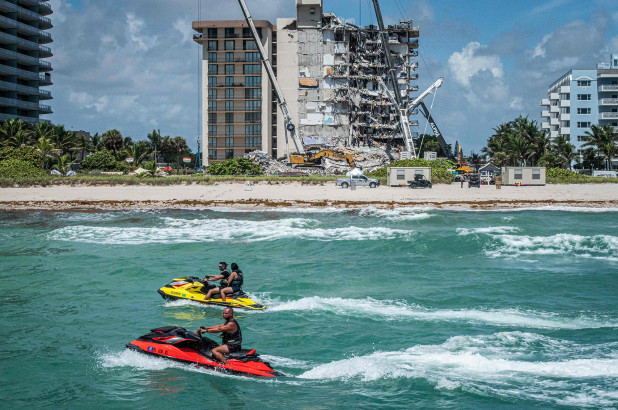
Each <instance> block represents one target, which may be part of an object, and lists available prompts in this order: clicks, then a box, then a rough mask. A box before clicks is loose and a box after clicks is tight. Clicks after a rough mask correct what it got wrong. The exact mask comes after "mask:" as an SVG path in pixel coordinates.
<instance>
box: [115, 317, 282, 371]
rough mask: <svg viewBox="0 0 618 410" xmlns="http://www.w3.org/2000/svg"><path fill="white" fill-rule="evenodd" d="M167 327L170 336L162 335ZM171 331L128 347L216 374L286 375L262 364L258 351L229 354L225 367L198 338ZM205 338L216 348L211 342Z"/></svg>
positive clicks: (145, 337)
mask: <svg viewBox="0 0 618 410" xmlns="http://www.w3.org/2000/svg"><path fill="white" fill-rule="evenodd" d="M168 328H173V330H172V332H171V333H170V332H159V329H163V330H166V329H168ZM168 328H159V329H153V330H152V332H153V333H149V334H147V335H144V336H141V337H139V338H138V339H136V340H133V341H132V342H130V343H128V344H127V345H126V347H127V348H128V349H131V350H135V351H137V352H140V353H145V354H148V355H151V356H158V357H163V358H165V359H170V360H175V361H179V362H184V363H191V364H194V365H196V366H199V367H204V368H208V369H213V370H215V371H222V372H226V373H234V374H240V375H249V376H261V377H278V376H283V374H282V373H280V372H278V371H276V370H273V369H272V368H271V367H270V365H269V364H268V363H267V362H264V361H262V360H261V359H260V357H259V355H258V354H256V353H255V350H242V351H241V352H239V353H232V354H229V355H226V359H227V361H228V364H223V363H221V362H218V361H216V360H214V359H213V357H212V353H211V347H208V348H204V347H203V346H202V342H201V341H200V340H199V337H198V336H195V335H192V336H187V335H186V333H185V332H186V331H185V329H183V328H175V327H171V326H170V327H168ZM178 329H180V330H181V332H180V336H179V335H178V333H177V330H178ZM153 335H154V336H153ZM157 335H159V336H157ZM156 339H159V340H156ZM204 339H205V340H207V341H208V342H211V343H213V344H214V345H216V343H215V342H214V341H212V340H211V339H208V338H204Z"/></svg>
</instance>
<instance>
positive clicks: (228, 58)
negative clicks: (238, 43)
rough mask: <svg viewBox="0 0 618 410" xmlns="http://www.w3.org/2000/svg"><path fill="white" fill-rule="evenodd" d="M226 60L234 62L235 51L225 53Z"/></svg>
mask: <svg viewBox="0 0 618 410" xmlns="http://www.w3.org/2000/svg"><path fill="white" fill-rule="evenodd" d="M225 62H226V63H233V62H234V53H225Z"/></svg>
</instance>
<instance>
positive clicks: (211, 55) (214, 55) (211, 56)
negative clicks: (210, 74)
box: [208, 53, 217, 63]
mask: <svg viewBox="0 0 618 410" xmlns="http://www.w3.org/2000/svg"><path fill="white" fill-rule="evenodd" d="M208 61H210V62H211V63H216V62H217V53H208Z"/></svg>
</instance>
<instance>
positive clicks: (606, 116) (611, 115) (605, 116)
mask: <svg viewBox="0 0 618 410" xmlns="http://www.w3.org/2000/svg"><path fill="white" fill-rule="evenodd" d="M599 118H600V119H602V120H615V119H618V112H602V113H600V114H599Z"/></svg>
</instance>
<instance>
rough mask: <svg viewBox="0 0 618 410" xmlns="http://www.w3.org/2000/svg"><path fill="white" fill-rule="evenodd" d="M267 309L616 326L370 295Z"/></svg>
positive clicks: (533, 324) (588, 319)
mask: <svg viewBox="0 0 618 410" xmlns="http://www.w3.org/2000/svg"><path fill="white" fill-rule="evenodd" d="M263 302H264V303H265V304H266V305H267V306H268V311H269V312H281V311H302V312H310V311H328V312H332V313H335V314H337V315H340V316H356V317H367V318H375V319H376V320H385V319H387V320H389V319H390V320H396V319H401V318H409V319H411V320H419V321H452V322H467V323H483V324H488V325H492V326H516V327H522V328H536V329H596V328H602V327H618V320H616V319H597V318H593V317H585V316H579V317H565V316H560V315H556V314H553V313H546V312H537V311H529V310H519V309H515V308H512V309H427V308H424V307H421V306H418V305H410V304H407V303H404V302H400V301H380V300H376V299H372V298H366V299H345V298H323V297H319V296H312V297H306V298H302V299H298V300H293V301H263Z"/></svg>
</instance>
